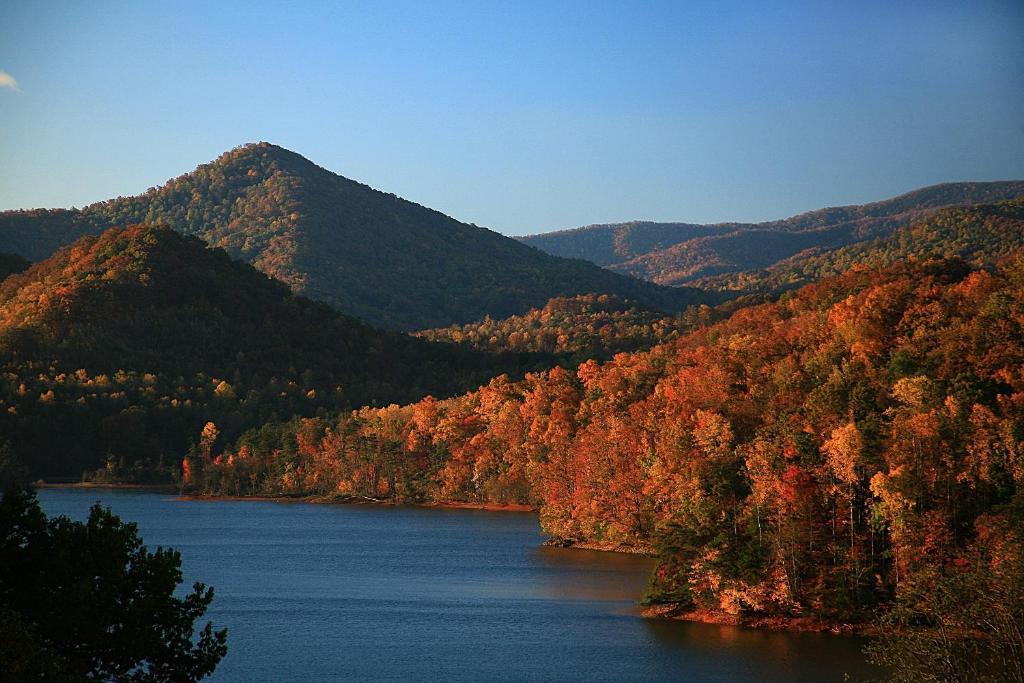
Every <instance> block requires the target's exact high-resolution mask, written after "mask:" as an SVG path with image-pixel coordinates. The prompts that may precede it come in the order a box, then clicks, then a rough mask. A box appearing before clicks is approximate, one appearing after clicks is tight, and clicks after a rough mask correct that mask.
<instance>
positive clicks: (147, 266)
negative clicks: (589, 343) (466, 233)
mask: <svg viewBox="0 0 1024 683" xmlns="http://www.w3.org/2000/svg"><path fill="white" fill-rule="evenodd" d="M519 360H520V358H519V357H515V356H512V355H508V354H506V355H505V356H497V355H492V354H484V353H481V352H479V351H474V350H472V349H468V348H462V347H457V346H455V345H451V344H437V343H431V342H427V341H425V340H421V339H415V338H412V337H409V336H406V335H404V334H400V333H397V332H385V331H382V330H378V329H375V328H372V327H369V326H368V325H366V324H364V323H362V322H360V321H358V320H356V319H354V318H350V317H347V316H344V315H341V314H339V313H337V312H335V311H333V310H332V309H330V308H329V307H327V306H325V305H323V304H320V303H317V302H313V301H310V300H308V299H306V298H304V297H300V296H295V295H294V294H292V293H291V292H289V291H288V289H287V288H286V287H285V286H284V285H283V284H281V283H280V282H278V281H276V280H274V279H271V278H268V277H267V276H266V275H264V274H262V273H260V272H258V271H256V270H255V269H253V268H252V267H251V266H249V265H247V264H244V263H241V262H238V261H233V260H231V259H230V258H229V257H228V256H227V254H226V253H224V251H222V250H220V249H211V248H208V247H206V246H205V245H204V244H203V243H202V242H201V241H200V240H198V239H196V238H192V237H185V236H182V235H179V234H177V233H175V232H173V231H171V230H168V229H166V228H154V227H148V226H141V225H140V226H134V227H130V228H127V229H118V228H113V229H111V230H108V231H107V232H105V233H103V234H102V235H100V236H98V237H91V236H87V237H83V238H81V239H80V240H78V241H77V242H75V243H74V244H73V245H71V246H69V247H65V248H63V249H61V250H59V251H58V252H57V253H56V254H55V255H54V256H52V257H50V258H49V259H47V260H45V261H42V262H39V263H37V264H35V265H33V266H32V267H31V268H29V269H28V270H27V271H25V272H23V273H21V274H17V275H12V276H10V277H8V278H7V279H6V280H4V281H3V282H2V283H0V452H2V451H3V449H4V447H6V448H9V449H12V450H13V453H14V455H15V456H16V459H18V460H20V461H21V462H22V463H23V464H25V465H28V466H29V467H30V469H31V471H32V473H33V474H35V475H54V474H56V475H63V476H75V475H78V474H80V473H81V472H82V470H83V469H89V468H95V467H97V466H99V465H100V464H101V463H102V460H103V457H104V456H106V455H109V456H111V457H113V458H115V459H116V460H120V459H123V460H124V461H125V462H126V463H128V464H130V463H132V462H135V461H138V460H144V459H158V458H161V457H163V458H164V461H165V462H166V463H169V462H171V461H177V459H178V458H180V456H181V455H182V453H184V452H185V451H186V450H187V449H188V447H189V445H190V443H192V442H194V441H195V440H197V439H198V438H199V435H200V430H201V429H202V427H203V425H204V424H205V423H206V422H208V421H213V422H215V423H216V424H217V426H218V429H219V430H220V432H221V433H223V434H224V435H226V436H231V435H232V434H238V433H239V432H240V431H241V430H243V429H246V428H249V427H251V426H253V425H254V424H259V423H260V422H262V421H265V420H267V419H271V418H273V417H275V416H276V417H278V418H287V417H290V416H292V415H295V414H298V415H313V414H316V412H317V411H318V410H324V409H332V410H337V409H341V408H344V407H349V408H351V407H356V406H360V405H366V404H377V405H381V404H387V403H390V402H394V401H409V400H415V399H418V398H421V397H423V396H424V395H426V394H434V395H444V394H452V393H456V392H458V391H464V390H466V389H469V388H473V387H476V386H479V384H481V383H482V382H485V381H486V380H487V379H488V378H490V377H492V376H494V375H496V374H498V373H500V372H515V371H516V368H517V367H518V363H519ZM0 454H2V453H0ZM0 460H2V458H0ZM0 469H2V465H0Z"/></svg>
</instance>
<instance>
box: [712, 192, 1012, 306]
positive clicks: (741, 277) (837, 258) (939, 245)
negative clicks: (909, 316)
mask: <svg viewBox="0 0 1024 683" xmlns="http://www.w3.org/2000/svg"><path fill="white" fill-rule="evenodd" d="M1022 248H1024V198H1020V199H1014V200H1010V201H1005V202H999V203H997V204H976V205H973V206H963V207H952V208H947V209H940V210H938V211H935V212H934V213H930V214H928V215H926V216H925V217H924V218H920V219H917V220H915V221H913V222H912V223H911V224H910V225H908V226H905V227H902V228H899V229H898V230H896V231H894V232H892V233H891V234H889V235H886V236H884V237H876V238H874V239H870V240H863V241H860V242H855V243H853V244H849V245H846V246H843V247H839V248H836V249H820V248H812V249H806V250H804V251H801V252H799V253H798V254H796V255H795V256H791V257H790V258H787V259H784V260H782V261H779V262H777V263H774V264H772V265H771V266H770V267H769V268H766V269H763V270H746V271H741V272H736V273H726V274H723V275H717V276H711V277H705V278H701V279H699V280H696V281H695V284H697V285H698V286H700V287H703V288H706V289H711V290H718V291H723V292H730V293H734V294H741V295H743V294H767V295H770V294H776V293H779V292H782V291H785V290H789V289H793V288H795V287H799V286H802V285H805V284H808V283H811V282H816V281H818V280H822V279H824V278H827V277H832V276H834V275H838V274H840V273H844V272H846V271H847V270H849V269H851V268H853V267H854V266H856V265H862V266H868V267H871V268H883V267H889V266H892V265H894V264H896V263H898V262H900V261H909V260H916V261H924V260H928V259H939V258H946V259H949V258H958V259H962V260H963V261H965V262H967V263H968V264H970V265H971V266H972V267H975V268H981V267H986V266H991V265H993V264H994V263H996V262H998V261H999V259H1001V258H1002V257H1003V256H1005V255H1006V254H1009V253H1011V252H1014V251H1017V250H1019V249H1022Z"/></svg>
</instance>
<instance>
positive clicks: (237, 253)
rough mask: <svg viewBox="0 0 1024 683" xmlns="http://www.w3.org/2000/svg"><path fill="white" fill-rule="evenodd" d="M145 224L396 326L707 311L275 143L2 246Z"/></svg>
mask: <svg viewBox="0 0 1024 683" xmlns="http://www.w3.org/2000/svg"><path fill="white" fill-rule="evenodd" d="M136 223H149V224H154V225H165V226H168V227H170V228H173V229H174V230H177V231H178V232H182V233H185V234H188V235H195V236H198V237H200V238H202V239H203V240H205V241H206V242H208V243H209V244H210V245H212V246H216V247H222V248H223V249H225V251H227V252H228V254H230V255H231V256H233V257H236V258H240V259H242V260H244V261H247V262H249V263H251V264H253V265H254V266H256V267H257V268H258V269H259V270H261V271H263V272H264V273H267V274H268V275H272V276H273V277H275V278H277V279H279V280H281V281H283V282H285V283H286V284H288V285H289V286H290V287H291V288H292V289H293V291H296V292H301V293H303V294H305V295H306V296H309V297H311V298H313V299H317V300H319V301H324V302H326V303H328V304H330V305H332V306H334V307H335V308H337V309H338V310H340V311H342V312H345V313H348V314H350V315H355V316H357V317H359V318H361V319H363V320H366V321H368V322H370V323H372V324H376V325H382V326H386V327H391V328H396V329H422V328H427V327H438V326H444V325H450V324H453V323H466V322H470V321H473V320H479V319H481V318H483V317H484V316H486V315H490V316H493V317H499V318H503V317H507V316H509V315H514V314H517V313H522V312H525V311H526V310H528V309H529V308H531V307H536V306H542V305H544V303H545V302H546V301H547V300H548V299H550V298H552V297H555V296H572V295H575V294H587V293H611V294H618V295H620V296H623V297H627V298H630V299H633V300H636V301H638V302H640V303H642V304H643V305H646V306H650V307H653V308H657V309H659V310H664V311H667V312H676V311H680V310H682V309H683V308H685V306H686V305H688V304H691V303H701V302H703V301H705V299H704V298H702V295H701V293H699V292H697V291H692V290H691V291H674V290H672V289H667V288H662V287H657V286H654V285H652V284H650V283H647V282H642V281H638V280H635V279H632V278H627V277H623V276H621V275H617V274H615V273H611V272H608V271H606V270H602V269H600V268H596V267H594V265H593V264H591V263H586V262H581V261H574V260H566V259H561V258H554V257H552V256H550V255H548V254H545V253H543V252H541V251H539V250H536V249H532V248H529V247H527V246H525V245H523V244H521V243H520V242H517V241H516V240H513V239H510V238H507V237H504V236H502V235H499V234H498V233H495V232H492V231H490V230H487V229H484V228H480V227H477V226H474V225H467V224H465V223H460V222H459V221H457V220H455V219H453V218H450V217H448V216H445V215H444V214H441V213H439V212H437V211H433V210H431V209H428V208H426V207H423V206H420V205H418V204H414V203H412V202H409V201H406V200H404V199H401V198H399V197H396V196H395V195H393V194H386V193H384V192H379V191H377V190H374V189H372V188H370V187H368V186H366V185H362V184H360V183H357V182H354V181H352V180H348V179H347V178H343V177H341V176H338V175H335V174H334V173H331V172H329V171H326V170H325V169H323V168H320V167H319V166H317V165H315V164H313V163H312V162H310V161H309V160H307V159H305V158H303V157H301V156H299V155H298V154H295V153H294V152H290V151H288V150H286V149H282V148H281V147H277V146H275V145H271V144H268V143H258V144H251V145H245V146H243V147H239V148H236V149H234V150H232V151H230V152H227V153H225V154H223V155H222V156H221V157H220V158H218V159H217V160H216V161H214V162H212V163H210V164H205V165H202V166H200V167H198V168H197V169H196V170H195V171H193V172H192V173H189V174H186V175H183V176H181V177H179V178H176V179H174V180H171V181H169V182H168V183H167V184H165V185H163V186H162V187H157V188H153V189H151V190H149V191H148V192H146V193H145V194H143V195H140V196H137V197H119V198H117V199H113V200H110V201H106V202H100V203H98V204H93V205H91V206H87V207H85V208H84V209H81V210H78V211H75V210H52V211H51V210H35V211H9V212H5V213H0V244H3V245H4V249H5V250H8V251H13V252H16V253H18V254H20V255H22V256H24V257H26V258H28V259H31V260H38V259H41V258H45V257H47V256H49V255H50V254H51V253H52V252H53V251H54V250H55V249H57V248H58V247H60V246H62V245H65V244H69V243H71V242H72V241H74V240H75V239H77V238H78V237H80V236H82V235H85V234H96V233H99V232H101V231H103V230H105V229H106V228H108V227H111V226H119V225H129V224H136Z"/></svg>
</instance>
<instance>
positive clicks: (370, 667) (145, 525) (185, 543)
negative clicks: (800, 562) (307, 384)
mask: <svg viewBox="0 0 1024 683" xmlns="http://www.w3.org/2000/svg"><path fill="white" fill-rule="evenodd" d="M39 500H40V503H41V504H42V507H43V509H44V510H45V511H46V512H47V513H49V514H51V515H55V514H64V515H68V516H69V517H72V518H75V519H84V518H85V517H86V515H87V514H88V510H89V506H90V505H91V504H92V503H93V502H95V501H97V500H99V501H100V502H102V503H103V504H104V505H107V506H109V507H110V508H112V509H113V511H114V512H115V513H116V514H118V515H120V516H121V517H122V518H123V519H125V520H126V521H133V522H136V523H138V525H139V530H140V532H141V534H142V536H143V538H144V539H145V541H146V544H147V545H148V546H150V547H155V546H158V545H163V546H173V547H174V548H176V549H177V550H179V551H180V552H181V554H182V563H183V570H184V573H185V578H186V585H189V586H190V585H191V583H192V582H193V581H203V582H205V583H207V584H209V585H212V586H213V587H214V588H215V590H216V598H215V599H214V602H213V605H212V606H211V608H210V610H209V612H208V613H207V617H208V618H209V619H211V620H212V621H213V622H214V625H215V626H216V627H227V628H228V630H229V631H228V655H227V657H225V659H224V660H223V661H222V662H221V664H220V666H219V667H218V669H217V672H216V673H215V674H214V676H213V679H212V680H217V681H255V680H270V681H286V680H299V679H301V680H310V681H312V680H317V681H326V680H339V679H340V680H346V679H359V680H366V679H373V680H473V681H476V680H586V681H593V680H614V681H626V680H671V681H690V680H692V681H840V680H843V674H844V672H849V673H851V674H852V675H853V677H854V679H857V678H863V677H864V676H867V675H870V674H871V673H873V672H872V671H870V670H868V669H867V668H866V665H865V664H864V662H863V657H862V655H861V653H860V649H861V647H862V645H863V641H862V640H860V639H857V638H851V637H839V636H833V635H829V634H805V633H778V632H767V631H757V630H753V629H744V628H738V627H732V626H715V625H705V624H690V623H684V622H673V621H662V620H650V619H643V618H641V617H640V616H639V613H638V610H637V601H638V600H639V599H640V597H641V595H642V594H643V592H644V588H645V586H646V582H647V575H648V573H649V571H650V569H651V566H652V561H651V560H650V558H645V557H639V556H633V555H620V554H615V553H601V552H595V551H587V550H573V549H563V548H547V547H543V546H542V545H541V542H542V541H543V538H542V536H541V535H540V531H539V527H538V523H537V517H536V515H534V514H530V513H515V512H487V511H478V510H447V509H433V508H431V509H428V508H415V507H384V506H351V505H313V504H305V503H277V502H261V501H182V500H176V499H175V497H174V496H172V495H166V494H158V493H149V492H129V491H114V490H98V489H92V490H83V489H43V490H40V491H39ZM202 623H205V619H204V620H203V622H202ZM200 625H201V624H200Z"/></svg>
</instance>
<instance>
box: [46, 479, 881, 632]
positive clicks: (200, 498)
mask: <svg viewBox="0 0 1024 683" xmlns="http://www.w3.org/2000/svg"><path fill="white" fill-rule="evenodd" d="M33 486H34V487H35V488H40V489H84V490H94V489H95V490H99V489H108V490H114V491H133V490H134V491H149V492H152V493H166V494H173V495H175V498H174V500H177V501H182V502H229V503H240V502H264V503H308V504H316V505H373V506H390V507H417V508H431V509H437V510H484V511H488V512H518V513H536V512H537V510H536V509H535V508H533V507H532V506H529V505H521V504H507V505H502V504H498V503H470V502H459V501H451V502H444V503H399V504H393V503H391V502H389V501H387V500H383V499H378V498H370V497H368V496H314V495H306V496H229V495H223V494H217V495H204V494H192V493H182V492H181V491H180V490H179V488H178V487H177V486H174V485H171V484H117V483H109V484H108V483H99V482H66V483H60V482H45V481H37V482H34V483H33ZM541 546H543V547H548V548H565V549H569V550H590V551H595V552H606V553H621V554H626V555H643V556H647V557H654V556H655V555H656V553H655V552H654V548H653V547H651V546H636V545H627V544H623V543H601V542H588V541H577V540H575V539H564V538H548V539H547V540H545V541H544V542H543V543H541ZM639 614H640V616H641V617H642V618H644V619H662V620H671V621H689V622H693V623H700V624H712V625H714V624H718V625H723V626H739V627H743V628H751V629H758V630H768V631H788V632H793V633H799V632H803V633H830V634H833V635H868V636H869V635H872V634H873V633H874V632H875V629H874V628H873V627H872V626H871V625H870V624H847V623H842V624H831V623H827V622H824V621H821V620H820V619H816V618H814V617H784V616H764V617H754V616H743V615H735V614H728V613H725V612H716V611H712V610H693V609H685V608H682V607H680V606H679V605H676V604H670V603H669V604H660V605H653V606H648V607H640V608H639Z"/></svg>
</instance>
